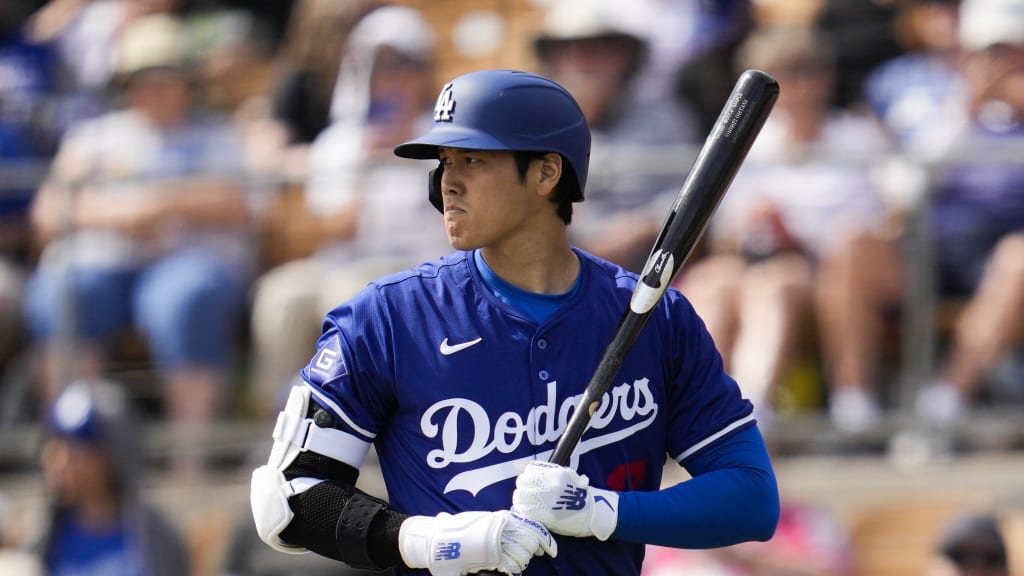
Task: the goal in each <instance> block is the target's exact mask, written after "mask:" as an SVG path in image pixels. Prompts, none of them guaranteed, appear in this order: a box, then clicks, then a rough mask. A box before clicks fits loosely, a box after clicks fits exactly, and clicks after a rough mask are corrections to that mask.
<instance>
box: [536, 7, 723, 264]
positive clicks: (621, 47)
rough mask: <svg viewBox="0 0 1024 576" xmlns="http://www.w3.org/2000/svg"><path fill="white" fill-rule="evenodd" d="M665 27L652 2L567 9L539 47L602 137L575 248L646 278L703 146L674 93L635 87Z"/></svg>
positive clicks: (551, 18)
mask: <svg viewBox="0 0 1024 576" xmlns="http://www.w3.org/2000/svg"><path fill="white" fill-rule="evenodd" d="M657 17H658V15H657V12H656V11H654V10H653V9H652V6H651V4H650V3H649V2H647V1H641V2H629V3H626V2H619V1H616V0H587V1H585V2H578V1H575V0H558V1H556V2H554V3H552V5H551V6H550V7H549V8H548V10H547V12H546V13H545V15H544V20H543V25H542V28H541V31H540V33H539V35H538V36H537V37H536V38H535V40H534V52H535V54H536V56H537V59H538V61H539V63H540V67H541V73H542V74H544V75H545V76H547V77H549V78H551V79H552V80H554V81H556V82H558V83H559V84H561V85H562V86H565V87H566V89H567V90H569V92H570V93H572V95H573V96H574V97H575V98H576V101H577V102H579V104H580V108H582V110H583V114H584V116H586V119H587V123H588V124H589V125H590V127H591V133H592V134H593V144H592V147H591V162H590V165H591V173H590V180H589V181H588V185H587V202H586V205H585V206H583V205H581V207H580V208H579V209H578V212H577V216H576V218H575V219H574V221H573V225H572V227H570V229H569V230H570V235H572V236H573V242H574V244H576V245H578V246H580V247H581V248H583V249H584V250H587V251H589V252H592V253H594V254H596V255H598V256H602V257H604V258H607V259H609V260H612V261H614V262H616V263H617V264H620V265H623V266H625V267H626V268H631V269H633V270H637V271H638V270H639V269H640V268H642V266H643V263H644V261H645V260H646V258H647V255H648V253H649V252H650V247H651V244H652V243H653V242H654V238H655V236H656V235H657V233H658V230H659V229H660V227H661V224H662V223H663V222H664V219H665V214H666V213H667V212H668V208H669V206H671V203H672V200H673V198H674V197H675V194H676V192H678V190H679V187H680V186H681V185H682V183H683V179H684V177H685V168H681V166H682V164H684V163H685V158H684V156H685V154H686V152H688V151H689V149H687V148H686V147H687V146H693V145H695V144H696V143H697V141H698V139H699V140H700V141H703V135H699V136H698V134H696V124H695V120H694V119H693V118H692V116H691V115H689V114H687V113H686V112H685V111H684V110H683V108H682V107H681V105H680V103H679V102H678V101H677V100H675V99H674V98H673V97H672V96H671V95H670V93H669V92H668V90H667V87H666V89H665V90H664V91H647V90H639V89H638V88H639V86H640V85H639V84H637V83H636V82H635V81H636V79H637V78H639V77H640V76H641V75H642V73H643V69H644V67H645V66H646V62H647V51H648V38H647V31H648V30H649V28H650V27H651V25H652V22H653V19H655V18H657ZM663 84H666V83H663ZM659 158H660V159H661V161H660V162H659V161H658V159H659ZM652 159H653V162H652ZM645 161H646V164H644V162H645ZM674 168H679V169H678V170H676V169H674Z"/></svg>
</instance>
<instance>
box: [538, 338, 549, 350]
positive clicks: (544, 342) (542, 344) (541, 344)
mask: <svg viewBox="0 0 1024 576" xmlns="http://www.w3.org/2000/svg"><path fill="white" fill-rule="evenodd" d="M547 347H548V341H547V340H545V339H543V338H541V339H540V340H537V348H540V349H541V350H543V349H545V348H547Z"/></svg>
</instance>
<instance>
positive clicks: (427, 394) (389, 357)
mask: <svg viewBox="0 0 1024 576" xmlns="http://www.w3.org/2000/svg"><path fill="white" fill-rule="evenodd" d="M577 254H578V255H579V257H580V264H581V270H580V276H579V287H578V288H577V289H576V291H575V293H574V294H573V295H572V296H571V297H570V298H569V299H568V301H567V302H565V303H564V305H562V306H561V307H560V308H558V309H557V310H556V311H554V312H553V313H552V314H551V315H550V316H548V317H547V318H546V319H545V320H544V321H542V322H539V323H538V322H536V321H534V320H532V319H531V318H529V317H528V315H526V314H523V313H522V312H520V311H518V310H516V309H514V308H512V307H511V306H509V304H508V303H506V302H504V301H503V300H502V299H499V298H497V297H496V296H495V295H494V294H493V292H492V291H491V290H490V289H489V288H488V287H487V286H486V284H485V283H484V281H483V279H482V277H481V275H480V272H479V270H478V269H477V267H476V266H474V265H473V263H472V254H471V253H463V252H460V253H455V254H453V255H450V256H448V257H445V258H442V259H440V260H438V261H434V262H430V263H427V264H424V265H421V266H420V267H418V268H416V269H415V270H411V271H406V272H402V273H399V274H396V275H392V276H389V277H386V278H384V279H381V280H380V281H377V282H374V283H372V284H370V286H368V287H367V288H366V289H365V290H363V291H362V292H360V293H359V294H358V295H357V296H356V297H355V298H354V299H353V300H351V301H349V302H347V303H345V304H343V305H341V306H339V307H338V308H336V309H335V310H333V311H331V312H330V313H329V314H328V315H327V317H326V318H325V320H324V326H323V334H322V336H321V337H320V339H319V341H318V343H317V352H316V353H315V354H314V356H313V359H312V360H311V361H310V363H309V365H308V366H307V367H306V368H304V369H303V370H302V376H303V378H304V380H305V381H306V382H307V383H308V384H309V385H310V386H311V389H312V391H313V394H314V398H315V399H316V400H317V402H318V403H319V404H321V405H322V406H324V407H325V408H327V409H328V410H331V411H332V412H333V413H334V414H335V415H336V417H337V418H338V420H339V422H341V428H342V429H343V430H344V431H345V432H346V433H347V434H348V442H347V443H346V446H345V447H344V452H346V454H347V456H346V457H345V461H346V462H347V463H348V464H350V465H352V466H355V467H359V466H360V465H361V464H362V463H363V460H364V458H365V456H366V453H367V452H368V450H369V448H370V445H371V443H372V444H374V445H375V447H376V450H377V455H378V457H379V459H380V466H381V472H382V474H383V478H384V481H385V483H386V486H387V488H388V493H389V496H390V498H391V503H392V505H393V506H394V507H395V508H396V509H397V510H400V511H402V512H406V513H410V514H427V515H434V514H437V513H439V512H453V513H454V512H460V511H464V510H500V509H507V508H509V506H510V505H511V495H512V491H513V489H514V487H515V485H514V479H515V476H516V475H517V474H518V473H519V472H520V471H521V470H522V468H523V467H524V466H525V464H526V463H527V462H529V461H530V460H534V459H541V460H547V459H548V458H549V457H550V455H551V451H552V450H553V449H554V446H555V444H556V443H557V440H558V438H559V437H560V435H561V432H562V431H563V430H564V428H565V425H566V422H567V420H568V418H569V415H570V414H571V412H572V411H573V410H574V409H575V406H576V404H577V402H578V400H579V398H580V394H581V393H582V391H583V389H584V388H585V387H586V385H587V383H588V382H589V379H590V377H591V375H592V372H593V370H594V368H595V367H596V366H597V363H598V360H599V359H600V356H601V354H602V353H603V351H604V349H605V347H606V345H607V343H608V342H609V341H610V340H611V337H612V335H613V333H614V331H615V329H616V326H617V324H618V321H619V318H620V316H621V315H622V311H623V310H625V309H626V306H627V303H628V301H629V298H630V296H631V294H632V291H633V288H634V286H635V285H636V282H637V276H636V275H635V274H633V273H630V272H627V271H625V270H623V269H622V268H621V267H618V266H615V265H613V264H610V263H608V262H606V261H603V260H600V259H597V258H595V257H593V256H591V255H589V254H586V253H584V252H582V251H577ZM751 412H752V407H751V405H750V403H749V402H747V401H746V400H744V399H742V398H741V396H740V393H739V389H738V387H737V385H736V383H735V382H734V381H733V380H732V378H730V377H729V376H728V375H727V374H726V373H725V372H724V371H723V369H722V363H721V358H720V356H719V354H718V352H717V350H716V349H715V346H714V343H713V342H712V340H711V337H710V336H709V335H708V333H707V330H706V329H705V328H704V326H703V323H702V322H701V321H700V319H699V318H698V316H697V315H696V313H695V312H694V310H693V308H692V306H690V304H689V302H688V301H687V300H686V299H685V298H684V297H683V296H682V295H681V294H680V293H679V292H677V291H675V290H669V291H667V292H666V294H665V295H664V296H663V297H662V299H661V301H660V302H659V304H658V305H657V306H656V307H655V309H654V311H653V312H652V314H651V316H650V318H649V320H648V322H647V326H646V327H645V329H644V330H643V332H642V333H641V334H640V336H639V337H638V339H637V342H636V344H635V346H634V347H633V349H632V351H631V352H630V353H629V354H628V355H627V357H626V359H625V361H624V362H623V365H622V368H621V370H620V371H619V374H618V378H617V380H616V381H615V382H613V383H612V385H611V386H610V387H609V389H608V392H607V396H606V398H605V401H604V402H603V403H602V407H601V409H599V410H598V411H597V412H596V413H595V414H594V416H593V418H592V420H591V423H590V427H589V428H588V430H587V432H586V434H584V436H583V438H582V439H581V442H580V444H579V446H578V447H577V449H576V451H575V453H574V455H573V458H572V461H571V462H570V465H571V466H572V467H574V468H575V469H577V470H578V471H580V472H581V473H583V474H586V475H587V476H588V477H589V478H590V480H591V483H592V484H593V485H594V486H597V487H602V488H610V489H613V490H619V491H656V490H658V489H659V488H660V483H661V477H662V467H663V465H664V462H665V457H666V455H668V456H669V457H671V458H673V459H675V460H676V461H678V462H680V463H684V462H688V461H692V460H693V459H694V458H695V456H697V455H698V454H700V453H702V452H703V451H704V450H707V449H709V447H713V446H715V445H717V443H718V442H720V441H723V440H725V439H727V438H730V437H731V436H733V435H734V434H736V433H738V432H741V431H743V430H745V429H747V428H750V427H752V426H753V425H754V419H753V416H752V414H751ZM558 545H559V554H558V557H557V558H555V559H552V558H548V557H539V558H537V559H535V560H534V561H533V562H531V564H530V566H529V568H528V569H527V573H528V574H530V575H531V576H533V575H541V574H555V573H563V574H616V575H628V574H638V573H639V571H640V565H641V563H642V560H643V550H644V546H643V544H641V543H634V542H627V541H624V540H615V539H613V540H609V541H607V542H599V541H597V540H596V539H592V538H591V539H580V538H562V537H559V538H558ZM398 573H399V574H402V573H422V572H416V571H412V572H404V571H402V570H398Z"/></svg>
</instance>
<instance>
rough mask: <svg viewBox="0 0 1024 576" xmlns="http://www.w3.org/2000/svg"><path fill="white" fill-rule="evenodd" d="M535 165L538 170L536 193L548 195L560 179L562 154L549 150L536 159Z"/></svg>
mask: <svg viewBox="0 0 1024 576" xmlns="http://www.w3.org/2000/svg"><path fill="white" fill-rule="evenodd" d="M537 166H538V169H539V170H540V172H539V180H538V184H539V186H538V188H537V194H538V195H541V196H550V195H551V193H552V192H553V191H554V190H555V187H556V186H558V182H559V181H561V179H562V156H561V154H556V153H554V152H549V153H547V154H545V155H544V156H543V157H542V158H541V159H540V160H539V161H538V163H537Z"/></svg>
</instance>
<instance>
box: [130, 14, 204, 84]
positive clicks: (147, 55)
mask: <svg viewBox="0 0 1024 576" xmlns="http://www.w3.org/2000/svg"><path fill="white" fill-rule="evenodd" d="M188 56H189V48H188V40H187V35H186V33H185V28H184V25H183V24H182V23H181V21H180V20H179V19H178V18H176V17H174V16H170V15H167V14H152V15H148V16H142V17H140V18H139V19H137V20H135V21H133V22H132V23H131V24H129V25H128V26H127V27H126V28H125V29H124V31H123V32H122V33H121V37H120V40H119V41H118V44H117V52H116V55H115V73H116V74H117V75H118V76H119V77H121V78H127V77H129V76H132V75H133V74H135V73H137V72H141V71H143V70H147V69H151V68H182V67H184V66H185V65H186V64H187V63H188Z"/></svg>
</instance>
